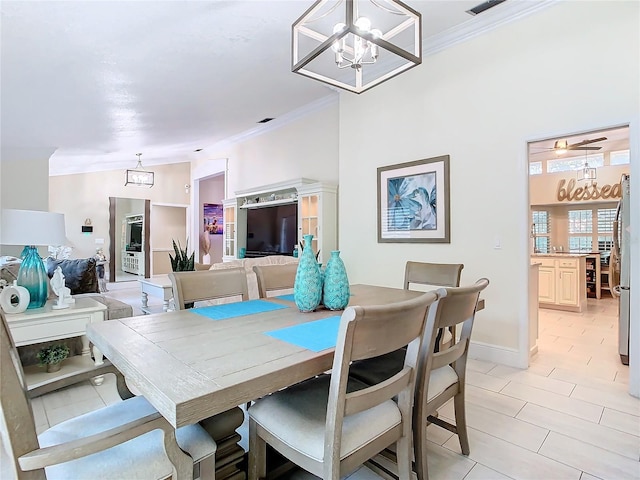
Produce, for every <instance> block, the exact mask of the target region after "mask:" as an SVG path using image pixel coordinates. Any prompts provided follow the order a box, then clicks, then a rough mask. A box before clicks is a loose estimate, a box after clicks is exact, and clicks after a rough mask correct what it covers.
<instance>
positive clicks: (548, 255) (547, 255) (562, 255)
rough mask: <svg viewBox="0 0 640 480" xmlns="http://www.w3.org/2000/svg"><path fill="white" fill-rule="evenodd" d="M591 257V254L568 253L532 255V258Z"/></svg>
mask: <svg viewBox="0 0 640 480" xmlns="http://www.w3.org/2000/svg"><path fill="white" fill-rule="evenodd" d="M590 255H593V254H592V253H570V252H558V253H532V254H531V256H532V257H554V258H556V257H572V258H575V257H588V256H590Z"/></svg>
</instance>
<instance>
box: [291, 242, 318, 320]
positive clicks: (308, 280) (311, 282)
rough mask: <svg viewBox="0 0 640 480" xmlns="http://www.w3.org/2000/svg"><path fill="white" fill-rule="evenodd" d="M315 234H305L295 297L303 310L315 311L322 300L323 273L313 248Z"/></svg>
mask: <svg viewBox="0 0 640 480" xmlns="http://www.w3.org/2000/svg"><path fill="white" fill-rule="evenodd" d="M312 241H313V235H305V236H304V247H305V248H304V250H302V255H300V261H299V262H298V270H297V272H296V279H295V282H294V284H293V298H294V300H295V302H296V306H297V307H298V309H299V310H300V311H301V312H313V311H314V310H315V309H316V308H317V307H318V305H319V304H320V300H322V275H321V273H320V268H319V267H318V262H317V260H316V256H315V254H314V253H313V249H312V248H311V245H312Z"/></svg>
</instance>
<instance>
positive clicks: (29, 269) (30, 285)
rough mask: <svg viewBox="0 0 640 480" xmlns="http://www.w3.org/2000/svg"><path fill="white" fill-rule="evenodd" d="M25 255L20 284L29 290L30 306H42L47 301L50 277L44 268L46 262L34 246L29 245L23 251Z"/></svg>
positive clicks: (19, 275) (20, 272) (21, 267)
mask: <svg viewBox="0 0 640 480" xmlns="http://www.w3.org/2000/svg"><path fill="white" fill-rule="evenodd" d="M22 253H23V254H24V257H23V259H22V263H21V264H20V270H18V277H17V280H18V285H20V286H22V287H24V288H26V289H27V290H29V296H30V301H29V307H28V308H40V307H43V306H44V304H45V303H47V295H48V291H47V285H48V283H49V277H48V276H47V271H46V270H45V268H44V263H42V259H41V258H40V255H39V254H38V249H37V248H36V247H33V246H27V247H25V249H24V250H23V251H22Z"/></svg>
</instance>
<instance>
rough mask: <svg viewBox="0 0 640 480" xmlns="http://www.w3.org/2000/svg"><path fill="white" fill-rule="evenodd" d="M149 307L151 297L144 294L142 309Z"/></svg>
mask: <svg viewBox="0 0 640 480" xmlns="http://www.w3.org/2000/svg"><path fill="white" fill-rule="evenodd" d="M148 306H149V295H148V294H147V292H142V308H147V307H148Z"/></svg>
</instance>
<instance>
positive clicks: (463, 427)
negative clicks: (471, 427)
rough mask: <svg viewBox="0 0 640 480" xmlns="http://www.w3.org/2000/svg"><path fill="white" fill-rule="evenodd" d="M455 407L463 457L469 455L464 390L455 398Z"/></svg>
mask: <svg viewBox="0 0 640 480" xmlns="http://www.w3.org/2000/svg"><path fill="white" fill-rule="evenodd" d="M453 405H454V407H455V411H456V429H457V430H458V440H460V450H462V454H463V455H469V436H468V435H467V415H466V411H465V408H464V390H462V389H461V390H460V392H458V394H457V395H456V396H455V397H453Z"/></svg>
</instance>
